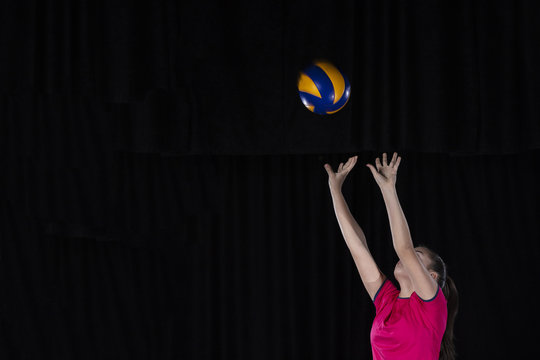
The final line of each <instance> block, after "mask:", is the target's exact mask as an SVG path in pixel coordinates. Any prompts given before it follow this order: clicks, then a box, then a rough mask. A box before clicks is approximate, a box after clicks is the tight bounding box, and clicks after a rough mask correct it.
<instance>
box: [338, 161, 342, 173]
mask: <svg viewBox="0 0 540 360" xmlns="http://www.w3.org/2000/svg"><path fill="white" fill-rule="evenodd" d="M341 170H343V163H339V166H338V170H337V171H338V172H340V171H341Z"/></svg>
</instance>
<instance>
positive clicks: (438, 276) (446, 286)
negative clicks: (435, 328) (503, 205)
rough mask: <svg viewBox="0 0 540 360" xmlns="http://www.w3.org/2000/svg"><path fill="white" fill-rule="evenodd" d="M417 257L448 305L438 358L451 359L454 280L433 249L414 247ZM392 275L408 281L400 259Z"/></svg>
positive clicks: (455, 295) (455, 305) (455, 304)
mask: <svg viewBox="0 0 540 360" xmlns="http://www.w3.org/2000/svg"><path fill="white" fill-rule="evenodd" d="M415 250H416V253H417V254H418V258H419V259H420V261H422V263H423V264H424V266H425V267H426V269H427V270H428V271H429V273H430V275H431V276H432V277H433V278H434V279H435V280H436V281H437V284H438V285H439V286H440V288H441V289H442V292H443V294H444V297H445V298H446V303H447V307H448V318H447V321H446V330H445V332H444V336H443V339H442V343H441V351H440V355H439V359H441V360H453V359H455V357H456V351H455V347H454V322H455V319H456V315H457V312H458V302H459V295H458V291H457V288H456V285H455V284H454V281H453V280H452V278H451V277H450V276H448V274H447V271H446V264H445V263H444V261H443V259H442V258H441V257H440V256H439V255H438V254H437V253H435V252H434V251H433V250H431V249H429V248H427V247H425V246H417V247H415ZM394 276H395V277H396V280H398V281H399V282H400V284H401V283H402V281H409V282H410V279H409V275H407V273H406V272H405V269H404V268H403V265H402V264H401V262H400V261H398V263H397V264H396V267H395V269H394Z"/></svg>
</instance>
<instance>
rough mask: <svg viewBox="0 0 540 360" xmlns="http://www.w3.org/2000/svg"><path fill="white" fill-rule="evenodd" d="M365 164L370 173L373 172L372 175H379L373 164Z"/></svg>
mask: <svg viewBox="0 0 540 360" xmlns="http://www.w3.org/2000/svg"><path fill="white" fill-rule="evenodd" d="M366 166H367V167H368V168H369V170H371V173H372V174H373V176H374V177H376V176H377V175H379V173H378V172H377V170H376V169H375V168H374V167H373V165H371V164H366Z"/></svg>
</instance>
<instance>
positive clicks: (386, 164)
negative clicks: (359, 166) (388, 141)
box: [382, 153, 388, 166]
mask: <svg viewBox="0 0 540 360" xmlns="http://www.w3.org/2000/svg"><path fill="white" fill-rule="evenodd" d="M382 163H383V165H384V166H388V163H387V162H386V153H383V154H382Z"/></svg>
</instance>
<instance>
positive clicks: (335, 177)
mask: <svg viewBox="0 0 540 360" xmlns="http://www.w3.org/2000/svg"><path fill="white" fill-rule="evenodd" d="M357 159H358V155H356V156H353V157H350V158H349V160H347V162H346V163H345V164H343V163H340V164H339V166H338V171H337V172H334V171H333V170H332V167H331V166H330V164H324V169H325V170H326V172H327V173H328V186H329V187H330V190H341V186H342V185H343V181H345V178H346V177H347V175H348V174H349V172H350V171H351V170H352V168H353V167H354V165H355V164H356V160H357Z"/></svg>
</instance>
